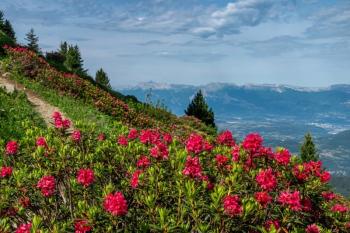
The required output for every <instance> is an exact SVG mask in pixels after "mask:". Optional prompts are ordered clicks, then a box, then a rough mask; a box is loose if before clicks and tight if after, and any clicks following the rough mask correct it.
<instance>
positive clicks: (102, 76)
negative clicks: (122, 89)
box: [95, 68, 112, 89]
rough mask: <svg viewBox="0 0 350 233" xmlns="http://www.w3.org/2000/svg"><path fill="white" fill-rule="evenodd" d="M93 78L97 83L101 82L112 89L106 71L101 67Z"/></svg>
mask: <svg viewBox="0 0 350 233" xmlns="http://www.w3.org/2000/svg"><path fill="white" fill-rule="evenodd" d="M95 80H96V82H97V83H99V84H101V85H102V86H104V87H106V88H108V89H112V87H111V84H110V82H109V78H108V75H107V73H106V72H104V70H103V69H102V68H101V69H99V70H98V71H97V72H96V77H95Z"/></svg>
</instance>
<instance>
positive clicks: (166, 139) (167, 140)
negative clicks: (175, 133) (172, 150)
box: [163, 133, 173, 145]
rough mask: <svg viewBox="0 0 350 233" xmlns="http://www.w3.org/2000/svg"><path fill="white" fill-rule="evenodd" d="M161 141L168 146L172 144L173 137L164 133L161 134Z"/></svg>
mask: <svg viewBox="0 0 350 233" xmlns="http://www.w3.org/2000/svg"><path fill="white" fill-rule="evenodd" d="M163 141H164V142H165V143H166V144H167V145H169V144H170V143H172V141H173V137H172V136H171V134H169V133H165V134H163Z"/></svg>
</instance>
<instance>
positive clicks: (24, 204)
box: [19, 197, 31, 208]
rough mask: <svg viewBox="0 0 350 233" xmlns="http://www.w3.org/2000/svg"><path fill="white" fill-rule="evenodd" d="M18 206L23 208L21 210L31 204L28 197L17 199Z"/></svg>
mask: <svg viewBox="0 0 350 233" xmlns="http://www.w3.org/2000/svg"><path fill="white" fill-rule="evenodd" d="M19 204H20V205H21V206H22V207H23V208H27V207H28V206H29V205H30V204H31V203H30V199H29V197H21V198H20V199H19Z"/></svg>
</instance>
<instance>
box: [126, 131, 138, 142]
mask: <svg viewBox="0 0 350 233" xmlns="http://www.w3.org/2000/svg"><path fill="white" fill-rule="evenodd" d="M138 134H139V133H138V131H137V129H130V131H129V134H128V139H130V140H134V139H136V138H137V137H138V136H139V135H138Z"/></svg>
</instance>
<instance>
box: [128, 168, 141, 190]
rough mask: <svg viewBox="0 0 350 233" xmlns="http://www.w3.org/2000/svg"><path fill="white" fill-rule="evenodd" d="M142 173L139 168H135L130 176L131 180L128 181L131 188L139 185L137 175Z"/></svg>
mask: <svg viewBox="0 0 350 233" xmlns="http://www.w3.org/2000/svg"><path fill="white" fill-rule="evenodd" d="M141 174H142V171H141V170H136V171H135V172H134V173H133V174H132V176H131V181H130V184H131V187H132V188H134V189H135V188H137V186H138V185H139V177H140V175H141Z"/></svg>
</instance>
